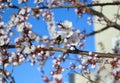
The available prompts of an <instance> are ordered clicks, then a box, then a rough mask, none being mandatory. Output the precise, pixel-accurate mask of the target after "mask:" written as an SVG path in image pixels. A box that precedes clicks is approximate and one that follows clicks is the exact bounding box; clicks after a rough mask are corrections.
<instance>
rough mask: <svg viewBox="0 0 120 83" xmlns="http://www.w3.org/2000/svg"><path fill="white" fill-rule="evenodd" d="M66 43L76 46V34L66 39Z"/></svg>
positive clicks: (77, 41) (77, 39) (77, 40)
mask: <svg viewBox="0 0 120 83" xmlns="http://www.w3.org/2000/svg"><path fill="white" fill-rule="evenodd" d="M67 42H68V43H69V44H71V45H78V43H79V42H80V39H79V36H78V35H77V34H76V33H73V34H72V35H71V36H70V37H69V38H68V39H67Z"/></svg>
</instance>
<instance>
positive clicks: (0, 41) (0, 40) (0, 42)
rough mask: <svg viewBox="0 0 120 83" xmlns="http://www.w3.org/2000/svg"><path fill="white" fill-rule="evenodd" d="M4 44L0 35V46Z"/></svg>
mask: <svg viewBox="0 0 120 83" xmlns="http://www.w3.org/2000/svg"><path fill="white" fill-rule="evenodd" d="M4 44H5V41H4V38H3V37H2V36H1V37H0V46H3V45H4Z"/></svg>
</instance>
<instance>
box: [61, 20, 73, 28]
mask: <svg viewBox="0 0 120 83" xmlns="http://www.w3.org/2000/svg"><path fill="white" fill-rule="evenodd" d="M63 25H64V26H65V27H66V28H72V22H70V21H68V20H65V21H64V23H63Z"/></svg>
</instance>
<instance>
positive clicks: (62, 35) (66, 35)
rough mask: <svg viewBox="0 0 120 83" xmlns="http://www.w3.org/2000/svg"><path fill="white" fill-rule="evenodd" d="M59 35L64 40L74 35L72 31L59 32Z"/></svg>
mask: <svg viewBox="0 0 120 83" xmlns="http://www.w3.org/2000/svg"><path fill="white" fill-rule="evenodd" d="M57 35H61V37H62V38H63V39H64V38H69V37H71V36H72V35H73V31H72V30H59V31H57Z"/></svg>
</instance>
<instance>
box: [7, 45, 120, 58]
mask: <svg viewBox="0 0 120 83" xmlns="http://www.w3.org/2000/svg"><path fill="white" fill-rule="evenodd" d="M7 47H9V48H24V46H15V45H9V46H7ZM37 50H39V51H56V52H62V53H66V54H69V53H70V54H80V55H87V56H89V55H90V54H89V53H90V52H89V51H83V50H69V49H65V48H56V47H44V48H41V49H37ZM92 55H97V57H98V58H120V54H112V53H99V52H92Z"/></svg>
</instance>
